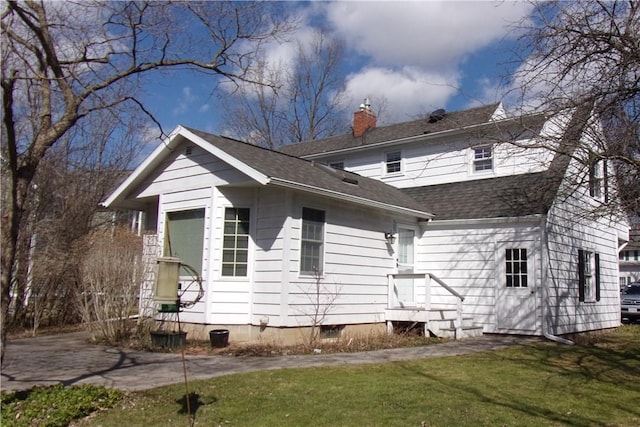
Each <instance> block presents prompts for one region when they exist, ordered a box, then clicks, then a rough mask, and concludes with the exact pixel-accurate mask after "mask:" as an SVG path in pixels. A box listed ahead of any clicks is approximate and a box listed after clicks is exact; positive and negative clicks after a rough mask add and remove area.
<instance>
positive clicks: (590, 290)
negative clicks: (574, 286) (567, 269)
mask: <svg viewBox="0 0 640 427" xmlns="http://www.w3.org/2000/svg"><path fill="white" fill-rule="evenodd" d="M578 286H579V288H578V295H579V300H580V301H582V302H595V301H599V300H600V255H599V254H597V253H594V252H590V251H585V250H582V249H580V250H578Z"/></svg>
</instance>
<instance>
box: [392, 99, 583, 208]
mask: <svg viewBox="0 0 640 427" xmlns="http://www.w3.org/2000/svg"><path fill="white" fill-rule="evenodd" d="M590 112H591V106H590V105H584V106H581V107H580V108H578V110H577V111H576V112H575V113H574V114H573V117H572V118H571V120H570V122H569V124H568V125H567V129H566V130H565V132H564V134H563V137H562V140H561V141H560V147H562V148H563V150H564V152H563V150H558V152H557V153H556V155H555V157H554V159H553V160H552V161H551V164H550V165H549V169H547V170H546V171H543V172H536V173H527V174H521V175H510V176H504V177H496V178H485V179H476V180H471V181H462V182H453V183H447V184H440V185H430V186H425V187H413V188H405V189H403V190H402V191H403V192H404V193H405V194H407V195H409V196H411V197H413V198H414V199H416V200H417V201H418V202H420V203H422V204H423V205H424V206H428V207H429V212H431V213H433V214H434V215H435V218H434V219H435V220H451V219H478V218H506V217H520V216H526V215H534V214H545V213H547V211H548V210H549V209H550V208H551V205H552V204H553V201H554V199H555V198H556V197H557V196H558V189H559V187H560V183H561V182H562V179H563V178H564V174H565V172H566V170H567V167H568V165H569V162H570V160H571V157H570V156H569V155H568V153H571V152H573V150H574V149H575V147H576V145H577V144H578V141H579V140H580V137H581V135H582V132H583V131H584V126H585V124H586V123H587V120H588V119H589V117H590Z"/></svg>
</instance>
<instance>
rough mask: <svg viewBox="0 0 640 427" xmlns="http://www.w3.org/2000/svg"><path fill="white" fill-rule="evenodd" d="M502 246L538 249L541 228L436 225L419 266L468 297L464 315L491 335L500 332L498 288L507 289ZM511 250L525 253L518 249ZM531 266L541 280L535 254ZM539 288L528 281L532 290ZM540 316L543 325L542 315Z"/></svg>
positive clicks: (429, 229)
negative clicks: (523, 245)
mask: <svg viewBox="0 0 640 427" xmlns="http://www.w3.org/2000/svg"><path fill="white" fill-rule="evenodd" d="M501 241H518V242H527V243H528V245H529V246H534V247H535V246H536V245H539V244H540V243H539V231H538V227H537V224H520V225H515V224H505V225H502V224H498V223H496V224H492V223H491V222H489V221H487V222H486V223H484V224H482V225H480V224H476V225H474V224H470V225H468V226H465V225H460V224H456V225H455V227H454V226H448V225H447V224H446V223H438V222H437V221H433V222H430V223H429V224H428V225H427V227H426V229H425V233H424V236H423V238H422V239H421V240H420V243H419V246H418V259H417V264H418V265H419V266H420V268H421V269H422V270H424V271H428V272H429V273H432V274H435V275H436V276H437V277H438V278H440V279H441V280H443V281H444V282H445V283H446V284H447V285H449V286H451V287H452V288H453V289H455V290H456V291H457V292H458V293H460V294H461V295H462V296H464V303H463V312H464V314H468V315H469V316H471V317H473V320H474V323H476V324H478V325H480V326H482V327H483V329H484V332H489V333H495V332H498V318H497V314H496V307H497V305H498V300H497V295H496V287H497V286H505V285H506V278H505V276H504V275H503V276H501V277H497V276H496V272H497V271H498V270H499V265H498V263H499V262H500V263H503V262H505V261H504V251H503V252H501V253H502V257H498V256H497V255H499V254H498V253H497V252H496V248H497V245H498V242H501ZM510 247H512V248H521V246H519V245H517V244H516V245H515V246H513V245H512V246H510ZM527 264H528V274H529V275H532V273H533V272H534V269H538V271H537V272H536V274H534V276H535V277H537V278H539V277H540V273H539V268H540V267H539V263H536V262H535V261H534V260H533V259H532V257H531V254H530V253H529V251H527ZM503 270H505V271H506V268H503ZM538 281H539V279H538ZM538 285H539V283H537V284H534V283H531V282H530V279H529V278H528V279H527V286H528V287H535V286H538ZM432 301H433V297H432ZM514 309H515V308H514ZM534 316H536V317H537V323H538V324H539V323H540V312H539V311H538V312H537V313H536V314H534ZM532 332H538V333H539V332H540V331H539V330H538V331H532Z"/></svg>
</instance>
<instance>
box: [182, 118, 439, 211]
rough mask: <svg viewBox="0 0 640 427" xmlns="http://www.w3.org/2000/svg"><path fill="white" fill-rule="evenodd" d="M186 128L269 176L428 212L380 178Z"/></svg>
mask: <svg viewBox="0 0 640 427" xmlns="http://www.w3.org/2000/svg"><path fill="white" fill-rule="evenodd" d="M185 129H187V130H189V131H190V132H192V133H193V134H195V135H197V136H198V137H200V138H202V139H203V140H205V141H207V142H208V143H210V144H212V145H214V146H216V147H217V148H219V149H220V150H222V151H224V152H226V153H227V154H229V155H230V156H232V157H234V158H236V159H238V160H239V161H241V162H243V163H245V164H246V165H248V166H250V167H251V168H253V169H255V170H257V171H258V172H260V173H262V174H263V175H265V176H268V177H269V178H275V179H278V180H282V181H286V182H290V183H295V184H301V185H303V186H309V187H314V188H318V189H321V190H327V191H329V192H334V193H339V194H345V195H348V196H353V197H356V198H361V199H364V200H371V201H375V202H378V203H383V204H385V205H389V206H397V207H401V208H404V209H411V210H415V211H419V212H422V213H425V214H426V213H428V210H425V209H424V205H422V204H419V203H417V202H416V201H415V200H413V199H412V198H411V197H409V196H407V195H406V194H404V193H403V192H402V191H400V190H399V189H397V188H395V187H392V186H390V185H387V184H385V183H383V182H381V181H378V180H375V179H371V178H365V177H363V176H360V175H358V174H355V173H351V172H347V171H342V170H336V169H333V168H330V167H329V166H325V165H323V164H320V163H317V162H312V161H309V160H304V159H299V158H297V157H293V156H290V155H287V154H283V153H280V152H277V151H273V150H269V149H266V148H262V147H258V146H256V145H252V144H248V143H246V142H241V141H237V140H233V139H230V138H226V137H222V136H218V135H213V134H209V133H206V132H202V131H199V130H196V129H190V128H185Z"/></svg>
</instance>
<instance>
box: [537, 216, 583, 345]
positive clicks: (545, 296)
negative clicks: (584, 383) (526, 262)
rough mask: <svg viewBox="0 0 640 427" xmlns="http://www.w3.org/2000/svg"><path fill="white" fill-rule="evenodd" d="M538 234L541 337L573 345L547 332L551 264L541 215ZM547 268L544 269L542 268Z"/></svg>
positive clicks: (545, 228)
mask: <svg viewBox="0 0 640 427" xmlns="http://www.w3.org/2000/svg"><path fill="white" fill-rule="evenodd" d="M540 234H541V238H542V248H541V249H542V255H541V258H542V267H543V268H542V296H543V299H544V301H543V302H542V335H543V336H544V337H545V338H546V339H548V340H550V341H554V342H557V343H560V344H567V345H573V344H575V343H574V342H573V341H571V340H568V339H566V338H562V337H559V336H557V335H553V334H552V333H551V332H549V324H548V316H549V315H550V313H551V307H550V304H549V281H548V280H547V271H550V270H551V263H550V262H548V260H549V233H548V232H547V218H546V215H543V216H542V217H541V218H540ZM545 265H546V266H547V268H544V266H545Z"/></svg>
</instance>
